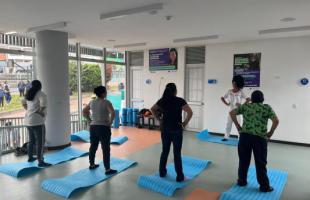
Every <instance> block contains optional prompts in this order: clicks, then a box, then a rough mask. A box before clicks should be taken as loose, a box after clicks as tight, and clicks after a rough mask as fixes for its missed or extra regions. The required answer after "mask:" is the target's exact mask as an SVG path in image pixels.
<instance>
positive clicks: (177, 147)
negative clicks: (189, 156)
mask: <svg viewBox="0 0 310 200" xmlns="http://www.w3.org/2000/svg"><path fill="white" fill-rule="evenodd" d="M161 140H162V153H161V156H160V164H159V171H160V172H161V173H163V172H166V170H167V169H166V165H167V159H168V156H169V152H170V146H171V143H172V144H173V154H174V167H175V171H176V173H177V176H184V174H183V168H182V157H181V150H182V142H183V131H182V130H169V129H162V131H161Z"/></svg>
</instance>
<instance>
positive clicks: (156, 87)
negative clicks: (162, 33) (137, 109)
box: [142, 48, 185, 108]
mask: <svg viewBox="0 0 310 200" xmlns="http://www.w3.org/2000/svg"><path fill="white" fill-rule="evenodd" d="M177 50H178V70H176V71H156V72H150V71H149V50H145V51H144V68H143V72H144V73H143V87H142V88H143V89H142V90H143V92H142V93H143V100H144V107H145V108H150V107H151V106H153V105H154V104H155V103H156V101H157V100H158V99H160V97H161V96H162V93H163V91H164V89H165V86H166V84H167V83H170V82H173V83H175V84H176V86H177V89H178V96H180V97H183V96H184V76H185V75H184V73H185V71H184V63H185V58H184V55H185V48H178V49H177ZM147 79H150V80H151V84H146V83H145V81H146V80H147Z"/></svg>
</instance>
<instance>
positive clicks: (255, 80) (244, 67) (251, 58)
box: [234, 53, 261, 87]
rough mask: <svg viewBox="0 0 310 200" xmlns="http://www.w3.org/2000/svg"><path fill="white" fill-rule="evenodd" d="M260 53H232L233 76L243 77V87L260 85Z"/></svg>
mask: <svg viewBox="0 0 310 200" xmlns="http://www.w3.org/2000/svg"><path fill="white" fill-rule="evenodd" d="M260 63H261V53H246V54H235V55H234V76H235V75H241V76H242V77H243V78H244V86H245V87H259V86H260V69H261V65H260Z"/></svg>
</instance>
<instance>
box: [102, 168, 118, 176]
mask: <svg viewBox="0 0 310 200" xmlns="http://www.w3.org/2000/svg"><path fill="white" fill-rule="evenodd" d="M116 173H117V170H114V169H109V170H107V171H105V175H112V174H116Z"/></svg>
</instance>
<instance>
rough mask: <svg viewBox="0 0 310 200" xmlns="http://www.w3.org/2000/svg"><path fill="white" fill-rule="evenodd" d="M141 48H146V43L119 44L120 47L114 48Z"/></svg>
mask: <svg viewBox="0 0 310 200" xmlns="http://www.w3.org/2000/svg"><path fill="white" fill-rule="evenodd" d="M141 46H146V43H145V42H141V43H133V44H120V45H115V46H114V48H124V47H141Z"/></svg>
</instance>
